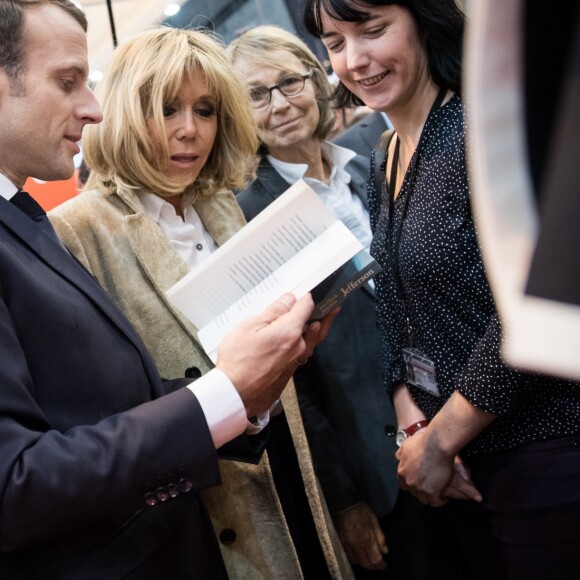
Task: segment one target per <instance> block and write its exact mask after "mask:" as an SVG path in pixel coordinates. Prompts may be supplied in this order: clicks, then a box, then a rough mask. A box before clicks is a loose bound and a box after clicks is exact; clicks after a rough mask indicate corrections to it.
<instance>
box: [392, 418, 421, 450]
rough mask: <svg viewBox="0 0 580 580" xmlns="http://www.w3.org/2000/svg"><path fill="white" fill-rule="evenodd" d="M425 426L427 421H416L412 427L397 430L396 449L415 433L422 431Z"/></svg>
mask: <svg viewBox="0 0 580 580" xmlns="http://www.w3.org/2000/svg"><path fill="white" fill-rule="evenodd" d="M427 425H429V421H428V420H427V419H424V420H423V421H417V423H413V424H412V425H409V426H408V427H405V428H404V429H399V430H398V431H397V437H396V439H395V441H396V443H397V447H400V446H401V445H402V444H403V443H404V442H405V441H406V440H407V439H408V438H409V437H411V436H412V435H415V433H417V431H420V430H421V429H424V428H425V427H427Z"/></svg>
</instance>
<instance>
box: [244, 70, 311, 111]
mask: <svg viewBox="0 0 580 580" xmlns="http://www.w3.org/2000/svg"><path fill="white" fill-rule="evenodd" d="M313 74H314V70H313V69H311V70H309V71H308V72H307V73H306V74H304V75H300V74H298V73H290V74H287V75H284V76H283V77H282V78H281V79H280V82H279V83H278V84H277V85H272V86H271V87H264V86H261V87H251V88H250V101H251V102H252V107H254V109H261V108H262V107H265V106H266V105H268V104H269V103H270V101H271V100H272V91H273V90H274V89H278V90H279V91H280V92H281V93H282V94H283V95H284V96H285V97H295V96H296V95H299V94H300V93H301V92H302V91H303V90H304V85H305V84H306V79H309V78H310V77H311V76H312V75H313Z"/></svg>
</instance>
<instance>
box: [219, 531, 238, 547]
mask: <svg viewBox="0 0 580 580" xmlns="http://www.w3.org/2000/svg"><path fill="white" fill-rule="evenodd" d="M235 541H236V532H234V530H230V528H226V529H225V530H222V531H221V532H220V542H221V543H222V544H224V545H225V546H231V545H232V544H233V543H234V542H235Z"/></svg>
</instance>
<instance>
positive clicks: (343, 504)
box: [237, 156, 398, 516]
mask: <svg viewBox="0 0 580 580" xmlns="http://www.w3.org/2000/svg"><path fill="white" fill-rule="evenodd" d="M346 170H347V171H348V172H349V173H350V175H351V190H352V191H353V193H354V194H356V195H358V196H360V198H361V199H362V201H363V203H364V205H365V207H366V205H367V200H366V183H367V175H368V159H366V158H363V157H360V156H357V157H355V158H354V159H353V160H352V161H351V162H350V163H349V164H348V165H347V167H346ZM288 187H289V185H288V183H287V182H286V181H285V180H284V179H282V177H281V176H280V174H279V173H278V172H277V171H276V170H275V169H274V168H273V167H272V166H271V165H270V163H269V162H268V161H267V160H266V159H262V161H261V162H260V165H259V167H258V170H257V178H256V179H255V180H254V181H253V182H252V183H251V184H250V185H249V187H248V188H247V189H245V190H244V191H241V192H240V193H239V194H238V197H237V199H238V202H239V204H240V206H241V207H242V209H243V211H244V214H245V215H246V218H247V219H248V220H251V219H252V218H254V217H255V216H256V215H257V214H258V213H260V211H262V210H263V209H264V208H265V207H267V206H268V205H269V204H270V203H271V202H272V201H274V200H275V199H276V198H278V197H279V196H280V195H281V194H282V193H283V192H284V191H285V190H286V189H288ZM379 354H380V346H379V337H378V331H377V328H376V322H375V304H374V295H373V293H372V290H371V289H370V288H367V287H365V288H364V289H362V290H360V291H358V292H355V293H354V294H353V295H352V296H351V297H350V298H349V299H348V300H347V301H345V302H344V303H343V304H342V310H341V312H340V314H339V315H338V317H337V318H336V320H335V322H334V324H333V326H332V329H331V331H330V334H329V336H328V338H327V339H326V340H325V341H324V342H323V343H322V344H320V345H319V346H318V347H317V348H316V351H315V353H314V355H313V356H312V357H311V358H310V359H309V360H308V362H307V363H306V365H304V366H301V367H299V368H298V369H297V371H296V373H295V375H294V380H295V383H296V389H297V392H298V397H299V400H300V406H301V410H302V415H303V419H304V426H305V427H306V431H307V434H308V440H309V443H310V446H311V449H312V454H313V457H314V462H315V465H316V471H317V474H318V477H319V479H320V482H321V485H322V488H323V491H324V494H325V497H326V500H327V502H328V505H329V508H330V511H331V513H337V512H339V511H341V510H343V509H345V508H347V507H350V506H352V505H354V504H356V503H358V502H360V501H363V500H364V501H366V502H367V503H368V504H369V505H370V506H371V508H372V509H373V511H374V512H375V513H376V514H377V515H378V516H383V515H385V514H387V513H389V511H390V510H391V509H392V507H393V504H394V503H395V500H396V498H397V492H398V483H397V477H396V462H395V457H394V455H395V437H394V435H395V431H396V428H395V424H396V420H395V414H394V410H393V408H392V405H391V403H390V401H389V399H388V397H387V395H386V393H385V388H384V385H383V381H382V379H381V371H380V366H381V365H380V356H379Z"/></svg>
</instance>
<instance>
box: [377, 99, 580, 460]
mask: <svg viewBox="0 0 580 580" xmlns="http://www.w3.org/2000/svg"><path fill="white" fill-rule="evenodd" d="M464 137H465V126H464V118H463V106H462V103H461V99H460V97H459V96H458V95H455V96H453V97H452V98H451V99H450V100H449V101H448V102H447V103H446V104H445V105H443V106H442V107H440V108H439V109H438V110H436V111H433V112H432V113H431V115H430V116H429V118H428V120H427V123H426V126H425V130H424V134H423V138H422V140H421V143H420V146H419V147H420V149H418V150H417V151H415V155H416V156H418V157H417V160H416V167H415V171H414V172H411V171H410V170H408V171H407V173H406V175H405V177H404V180H403V184H402V186H401V190H400V193H399V195H398V196H397V199H396V200H395V201H394V203H393V205H392V208H393V209H392V214H393V215H392V218H391V217H390V215H389V214H390V209H389V205H390V204H389V201H388V197H387V184H386V182H385V180H384V179H381V182H380V183H378V184H377V183H376V181H375V178H374V175H375V171H374V161H375V159H374V154H373V157H372V159H371V168H370V178H369V186H368V194H369V206H370V211H371V226H372V228H373V232H374V239H373V243H372V246H371V253H372V255H373V256H374V257H375V259H376V260H377V261H378V262H379V264H380V265H381V266H382V268H383V272H382V273H381V274H379V276H378V277H377V278H376V279H375V282H376V292H377V297H378V300H377V309H378V324H379V329H380V334H381V341H382V355H383V361H382V364H383V370H384V380H385V385H386V387H387V390H389V389H391V388H392V387H393V386H394V385H395V384H397V383H399V382H401V381H404V380H405V377H406V372H405V364H404V361H403V358H402V355H401V349H402V348H404V347H408V346H413V347H415V348H417V349H419V350H420V351H422V352H423V353H425V354H426V355H427V356H428V357H429V358H430V359H431V360H432V361H434V363H435V367H436V373H437V382H438V387H439V390H440V392H441V396H440V397H435V396H433V395H431V394H428V393H427V392H425V391H423V390H421V389H419V388H417V387H413V386H409V390H410V392H411V395H412V397H413V399H414V400H415V402H416V403H417V404H418V406H419V407H420V408H421V409H422V411H423V412H424V413H425V415H426V416H427V417H428V418H429V419H431V418H432V417H433V416H434V415H435V414H436V413H437V411H438V410H439V409H440V408H441V407H442V406H443V405H444V403H445V402H446V401H447V399H448V398H449V397H450V396H451V394H452V393H453V392H454V391H455V390H459V391H460V393H461V394H462V395H463V396H464V397H466V399H467V400H468V401H469V402H471V403H472V404H473V405H475V406H476V407H478V408H481V409H483V410H485V411H488V412H491V413H494V414H496V415H498V417H497V419H496V420H495V421H494V422H493V423H492V424H491V425H490V426H488V427H487V428H486V429H485V430H484V431H483V432H482V433H481V434H480V435H479V436H478V437H477V438H476V439H474V440H473V441H472V442H471V443H470V444H469V446H468V447H466V448H465V450H464V451H463V452H462V454H463V455H475V454H480V453H491V452H497V451H502V450H507V449H511V448H513V447H517V446H519V445H522V444H525V443H529V442H532V441H539V440H542V439H551V438H555V437H559V436H564V435H570V434H576V433H580V385H578V384H577V383H573V382H571V381H564V380H558V379H553V378H548V377H545V376H541V375H538V374H533V373H524V372H519V371H516V370H514V369H513V368H510V367H508V366H507V365H506V364H505V363H504V362H503V361H502V360H501V359H500V356H499V350H500V335H501V329H500V321H499V317H498V314H497V312H496V309H495V305H494V302H493V298H492V295H491V290H490V287H489V284H488V282H487V278H486V275H485V271H484V267H483V263H482V259H481V255H480V252H479V247H478V243H477V239H476V232H475V226H474V222H473V217H472V215H471V209H470V205H469V184H468V177H467V171H466V152H465V151H466V149H465V145H464ZM412 164H413V163H412V162H411V164H410V166H412ZM384 169H385V165H384V164H383V166H382V175H384ZM410 181H412V183H411V182H410ZM405 206H406V207H405ZM393 247H396V248H397V250H398V251H397V252H396V254H397V255H396V257H395V258H394V259H392V258H391V257H390V252H391V248H393ZM394 268H396V269H397V271H398V277H399V280H400V287H399V286H398V284H397V283H396V279H395V276H394ZM401 291H402V296H401ZM407 316H408V318H409V323H410V326H411V328H412V338H411V333H410V332H409V330H408V325H407V320H406V318H407Z"/></svg>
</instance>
